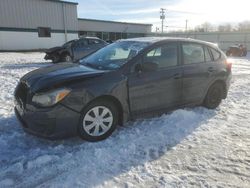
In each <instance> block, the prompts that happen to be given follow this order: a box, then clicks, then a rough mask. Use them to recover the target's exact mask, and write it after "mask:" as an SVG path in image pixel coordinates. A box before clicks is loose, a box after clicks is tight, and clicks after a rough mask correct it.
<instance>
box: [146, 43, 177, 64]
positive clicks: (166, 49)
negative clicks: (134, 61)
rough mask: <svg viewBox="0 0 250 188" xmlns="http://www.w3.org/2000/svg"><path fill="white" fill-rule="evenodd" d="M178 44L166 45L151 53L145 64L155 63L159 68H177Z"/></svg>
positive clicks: (147, 56) (148, 54) (147, 55)
mask: <svg viewBox="0 0 250 188" xmlns="http://www.w3.org/2000/svg"><path fill="white" fill-rule="evenodd" d="M177 52H178V48H177V44H174V43H173V44H166V45H163V46H160V47H157V48H154V49H153V50H151V51H149V52H148V53H147V54H146V56H145V57H144V62H155V63H157V64H158V66H159V68H166V67H171V66H176V65H177V64H178V57H177Z"/></svg>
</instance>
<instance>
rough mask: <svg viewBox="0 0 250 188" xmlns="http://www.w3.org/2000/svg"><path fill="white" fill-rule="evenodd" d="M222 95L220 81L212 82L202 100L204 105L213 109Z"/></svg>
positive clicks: (218, 103) (219, 101)
mask: <svg viewBox="0 0 250 188" xmlns="http://www.w3.org/2000/svg"><path fill="white" fill-rule="evenodd" d="M222 96H223V86H222V84H220V83H215V84H213V85H212V86H211V87H210V88H209V90H208V92H207V95H206V98H205V100H204V106H205V107H207V108H209V109H215V108H217V107H218V106H219V105H220V103H221V100H222Z"/></svg>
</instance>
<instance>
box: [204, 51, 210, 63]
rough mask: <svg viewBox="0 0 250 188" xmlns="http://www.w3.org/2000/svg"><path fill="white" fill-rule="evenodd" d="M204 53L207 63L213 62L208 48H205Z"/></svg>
mask: <svg viewBox="0 0 250 188" xmlns="http://www.w3.org/2000/svg"><path fill="white" fill-rule="evenodd" d="M204 53H205V60H206V62H210V61H212V58H211V55H210V53H209V51H208V48H207V47H204Z"/></svg>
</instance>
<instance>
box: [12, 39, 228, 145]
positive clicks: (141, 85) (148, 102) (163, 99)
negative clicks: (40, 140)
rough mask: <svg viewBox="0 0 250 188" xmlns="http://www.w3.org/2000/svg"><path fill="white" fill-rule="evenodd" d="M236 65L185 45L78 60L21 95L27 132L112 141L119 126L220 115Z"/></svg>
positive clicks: (140, 45) (192, 43) (40, 73)
mask: <svg viewBox="0 0 250 188" xmlns="http://www.w3.org/2000/svg"><path fill="white" fill-rule="evenodd" d="M230 79H231V64H230V63H228V62H227V59H226V55H225V54H224V53H223V52H222V51H221V50H220V49H219V48H218V47H217V46H215V45H214V44H211V43H207V42H202V41H198V40H192V39H181V38H137V39H127V40H120V41H117V42H115V43H113V44H110V45H108V46H106V47H104V48H102V49H100V50H98V51H97V52H95V53H93V54H91V55H89V56H87V57H85V58H83V59H81V60H79V63H78V64H77V63H74V64H73V63H64V64H63V63H62V64H58V65H54V66H48V67H45V68H41V69H38V70H34V71H32V72H30V73H28V74H26V75H25V76H23V77H22V78H21V80H20V82H19V84H18V86H17V88H16V90H15V99H16V107H15V112H16V115H17V117H18V118H19V120H20V121H21V123H22V125H23V128H24V130H26V131H28V132H31V133H33V134H36V135H40V136H44V137H48V138H56V137H65V136H72V135H77V134H78V135H80V136H81V137H82V138H83V139H85V140H88V141H99V140H103V139H105V138H107V137H108V136H110V135H111V134H112V132H113V131H114V130H115V129H116V127H117V125H119V124H122V123H123V122H126V121H128V120H131V119H132V120H133V119H136V118H145V117H150V116H155V115H160V114H162V113H165V112H167V111H169V110H171V109H176V108H179V107H183V106H194V105H204V106H205V107H207V108H210V109H214V108H216V107H217V106H218V105H219V104H220V102H221V101H222V99H225V98H226V96H227V92H228V89H229V85H230Z"/></svg>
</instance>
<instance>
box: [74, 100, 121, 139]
mask: <svg viewBox="0 0 250 188" xmlns="http://www.w3.org/2000/svg"><path fill="white" fill-rule="evenodd" d="M118 115H119V113H118V110H117V108H116V106H115V105H114V104H113V103H112V102H110V101H102V100H97V101H94V102H92V103H91V104H90V105H88V106H87V107H86V108H85V109H84V110H83V112H82V116H81V120H80V123H79V126H78V132H79V135H80V137H81V138H82V139H84V140H87V141H90V142H97V141H100V140H104V139H106V138H107V137H109V136H110V135H111V134H112V133H113V132H114V130H115V129H116V127H117V124H118Z"/></svg>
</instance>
